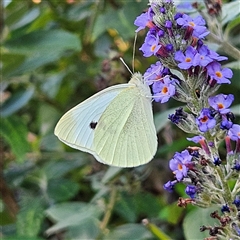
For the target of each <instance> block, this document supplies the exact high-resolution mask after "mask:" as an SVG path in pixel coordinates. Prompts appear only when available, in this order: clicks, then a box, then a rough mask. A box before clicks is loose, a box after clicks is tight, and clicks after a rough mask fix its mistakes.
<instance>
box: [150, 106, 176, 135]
mask: <svg viewBox="0 0 240 240" xmlns="http://www.w3.org/2000/svg"><path fill="white" fill-rule="evenodd" d="M175 110H176V108H171V109H168V110H166V111H164V112H160V113H156V114H155V115H154V124H155V127H156V131H157V132H159V131H160V130H162V129H163V128H164V126H165V125H166V124H167V123H168V122H169V120H168V115H169V114H171V113H175Z"/></svg>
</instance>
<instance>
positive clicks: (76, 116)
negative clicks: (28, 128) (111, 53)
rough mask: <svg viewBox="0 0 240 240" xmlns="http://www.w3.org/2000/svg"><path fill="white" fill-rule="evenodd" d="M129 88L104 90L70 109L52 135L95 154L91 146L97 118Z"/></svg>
mask: <svg viewBox="0 0 240 240" xmlns="http://www.w3.org/2000/svg"><path fill="white" fill-rule="evenodd" d="M130 86H132V84H129V83H126V84H118V85H115V86H112V87H109V88H106V89H104V90H102V91H100V92H98V93H96V94H95V95H93V96H92V97H90V98H88V99H86V100H85V101H83V102H82V103H80V104H78V105H77V106H75V107H74V108H72V109H70V110H69V111H68V112H67V113H65V114H64V115H63V116H62V118H61V119H60V120H59V122H58V123H57V125H56V127H55V131H54V134H55V135H56V136H57V137H58V138H59V139H60V140H61V141H62V142H64V143H65V144H67V145H69V146H70V147H72V148H76V149H79V150H81V151H85V152H89V153H91V154H95V152H94V149H93V148H92V145H93V138H94V132H95V126H97V125H98V121H99V118H100V117H101V115H102V113H103V112H104V111H105V109H106V108H107V107H108V105H109V104H110V103H111V102H112V101H113V99H114V98H116V96H117V95H118V94H119V93H120V92H122V91H123V90H124V89H127V88H129V87H130Z"/></svg>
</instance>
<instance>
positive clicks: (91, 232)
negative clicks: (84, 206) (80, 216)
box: [66, 218, 100, 240]
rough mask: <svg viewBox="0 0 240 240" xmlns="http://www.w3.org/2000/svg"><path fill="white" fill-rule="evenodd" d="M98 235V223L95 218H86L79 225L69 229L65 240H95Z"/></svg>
mask: <svg viewBox="0 0 240 240" xmlns="http://www.w3.org/2000/svg"><path fill="white" fill-rule="evenodd" d="M99 233H100V229H99V221H98V220H97V219H96V218H87V219H85V221H83V222H81V224H80V225H78V226H71V227H69V228H68V230H67V232H66V239H71V240H76V239H97V236H98V235H99Z"/></svg>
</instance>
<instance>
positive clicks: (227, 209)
mask: <svg viewBox="0 0 240 240" xmlns="http://www.w3.org/2000/svg"><path fill="white" fill-rule="evenodd" d="M221 212H222V213H224V212H230V208H229V206H228V205H227V204H225V205H223V206H222V207H221Z"/></svg>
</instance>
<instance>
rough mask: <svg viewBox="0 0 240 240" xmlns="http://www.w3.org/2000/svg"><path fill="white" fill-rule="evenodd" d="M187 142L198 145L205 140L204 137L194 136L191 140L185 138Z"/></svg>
mask: <svg viewBox="0 0 240 240" xmlns="http://www.w3.org/2000/svg"><path fill="white" fill-rule="evenodd" d="M187 140H188V141H192V142H194V143H199V142H200V141H201V140H205V137H203V136H195V137H192V138H187Z"/></svg>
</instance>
